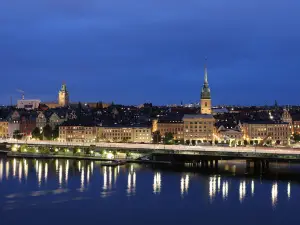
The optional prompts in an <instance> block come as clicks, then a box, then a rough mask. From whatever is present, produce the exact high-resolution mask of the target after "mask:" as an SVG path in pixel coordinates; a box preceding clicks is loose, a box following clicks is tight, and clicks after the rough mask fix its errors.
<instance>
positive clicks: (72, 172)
mask: <svg viewBox="0 0 300 225" xmlns="http://www.w3.org/2000/svg"><path fill="white" fill-rule="evenodd" d="M225 168H227V169H228V167H225ZM143 169H145V167H143V166H139V165H138V166H136V165H133V164H129V165H125V166H117V167H107V166H104V167H100V166H99V163H97V162H96V163H95V162H91V161H83V160H81V161H73V160H57V159H56V160H28V159H27V160H26V159H8V160H4V159H0V182H1V183H2V184H5V183H11V182H13V181H15V180H16V181H17V182H18V183H19V188H18V189H19V190H22V185H25V184H26V183H27V180H30V182H31V184H32V183H33V182H34V183H35V184H36V186H34V185H33V186H32V187H31V188H32V191H31V192H25V191H24V193H23V192H20V193H13V192H12V193H7V194H5V198H6V199H17V198H25V197H28V196H31V197H41V196H46V195H58V194H67V193H69V192H70V191H72V190H73V191H77V193H88V192H89V191H90V188H91V187H92V188H95V185H97V186H98V185H99V183H100V185H101V186H102V188H101V191H100V192H101V195H100V196H101V197H110V196H113V195H114V194H116V193H118V192H122V191H124V193H125V194H126V195H127V196H128V197H134V196H137V195H138V194H143V193H144V192H146V191H148V190H147V189H146V188H144V189H143V188H139V189H137V186H138V187H140V185H139V184H138V182H144V183H141V184H142V185H141V186H143V185H144V187H145V185H146V186H147V185H148V186H149V187H151V186H152V187H151V189H152V193H153V194H161V193H167V192H168V191H169V189H170V188H172V189H174V190H177V193H178V196H180V197H181V198H182V199H183V198H184V199H186V197H188V196H193V195H197V192H195V190H192V191H191V189H190V188H191V187H190V186H191V184H193V186H195V187H198V188H199V189H200V188H202V189H203V191H204V193H205V195H206V196H207V197H206V199H207V200H208V202H210V203H211V204H214V202H216V201H215V200H216V199H221V200H222V201H228V199H230V198H231V199H234V200H236V201H238V202H239V203H240V204H243V203H244V202H247V201H248V200H249V199H251V198H255V197H256V195H255V192H256V191H258V190H259V189H260V188H261V187H263V186H264V188H266V187H267V188H268V190H269V194H268V195H269V199H271V200H269V205H270V206H271V207H272V208H273V209H276V208H277V206H278V204H279V203H280V201H281V199H279V197H278V196H279V194H280V192H281V193H284V194H285V196H286V197H285V198H286V199H287V200H290V199H292V192H291V189H292V187H293V186H294V185H297V184H295V183H294V182H292V181H288V182H286V184H285V185H284V186H283V185H282V186H279V183H278V181H276V180H275V181H262V182H261V183H260V182H257V180H255V179H253V178H251V179H247V178H240V179H239V178H234V177H232V176H222V175H219V174H212V175H208V176H203V175H200V174H191V173H189V172H186V173H180V177H178V179H177V183H175V186H172V187H170V186H168V182H167V181H166V182H164V179H165V177H164V176H163V174H164V171H163V170H160V171H158V170H154V171H153V169H151V168H149V169H147V171H150V172H151V176H149V177H147V179H144V180H143V181H142V179H141V180H139V179H137V176H138V175H139V176H140V174H141V176H142V175H143ZM174 173H175V172H174ZM234 173H236V171H235V170H234ZM4 174H5V176H4ZM120 177H121V178H122V179H120ZM199 178H201V180H202V181H201V182H200V181H199ZM124 179H125V180H126V183H124ZM166 179H167V178H166ZM70 180H71V181H72V186H71V187H70V186H69V181H70ZM270 182H271V183H270ZM93 183H95V185H93ZM50 184H51V187H55V188H54V190H48V189H47V186H48V185H50ZM163 184H164V187H163ZM101 186H100V187H101ZM24 187H25V186H24ZM98 187H99V186H98ZM0 193H1V190H0ZM174 193H176V192H174ZM236 196H238V197H236ZM73 197H74V196H73ZM73 197H72V198H73ZM174 197H175V196H174ZM75 198H76V199H77V200H80V199H89V197H87V196H77V197H75ZM54 201H55V202H56V203H58V202H60V201H61V200H57V201H56V200H54ZM61 202H64V200H62V201H61ZM10 208H11V207H10Z"/></svg>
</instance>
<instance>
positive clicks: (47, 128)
mask: <svg viewBox="0 0 300 225" xmlns="http://www.w3.org/2000/svg"><path fill="white" fill-rule="evenodd" d="M43 136H44V138H46V139H47V140H51V138H52V128H51V127H50V125H49V124H47V125H46V126H45V127H44V128H43Z"/></svg>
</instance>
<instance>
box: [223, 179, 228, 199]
mask: <svg viewBox="0 0 300 225" xmlns="http://www.w3.org/2000/svg"><path fill="white" fill-rule="evenodd" d="M222 198H223V200H226V199H227V198H228V181H224V182H223V185H222Z"/></svg>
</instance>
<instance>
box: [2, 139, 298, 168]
mask: <svg viewBox="0 0 300 225" xmlns="http://www.w3.org/2000/svg"><path fill="white" fill-rule="evenodd" d="M0 143H2V144H5V143H7V144H18V145H22V144H26V145H30V146H51V147H64V148H75V147H80V148H90V147H93V148H94V149H95V151H97V150H99V149H107V150H118V151H123V152H139V153H143V154H145V155H149V156H150V157H151V160H153V161H170V162H177V163H192V164H195V165H199V166H205V167H208V166H215V167H217V166H218V161H219V160H245V161H246V164H247V167H248V166H250V164H251V163H253V164H254V167H255V166H256V167H262V168H268V166H269V162H292V163H300V149H297V148H265V147H252V146H251V147H220V146H188V145H163V144H134V143H104V142H100V143H78V142H75V143H74V142H57V141H33V140H28V141H20V140H14V139H4V140H0Z"/></svg>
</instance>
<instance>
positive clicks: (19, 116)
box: [0, 110, 67, 138]
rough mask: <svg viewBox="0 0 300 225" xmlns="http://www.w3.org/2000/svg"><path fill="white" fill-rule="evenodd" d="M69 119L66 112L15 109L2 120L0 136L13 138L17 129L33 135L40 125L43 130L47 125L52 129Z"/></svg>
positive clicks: (26, 135) (26, 134) (23, 133)
mask: <svg viewBox="0 0 300 225" xmlns="http://www.w3.org/2000/svg"><path fill="white" fill-rule="evenodd" d="M66 120H67V116H66V115H65V114H64V113H59V112H47V113H45V112H34V111H33V112H24V111H17V110H16V111H13V112H12V113H11V114H10V115H9V116H8V117H7V118H6V119H2V120H1V121H0V138H12V137H13V134H14V132H15V131H17V130H18V131H20V133H21V134H22V135H23V136H25V137H29V136H31V133H32V131H33V130H34V129H35V128H36V127H38V128H40V129H41V130H42V128H43V127H45V126H46V125H50V127H51V128H52V129H54V128H55V127H56V126H59V125H60V124H62V123H63V122H65V121H66Z"/></svg>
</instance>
